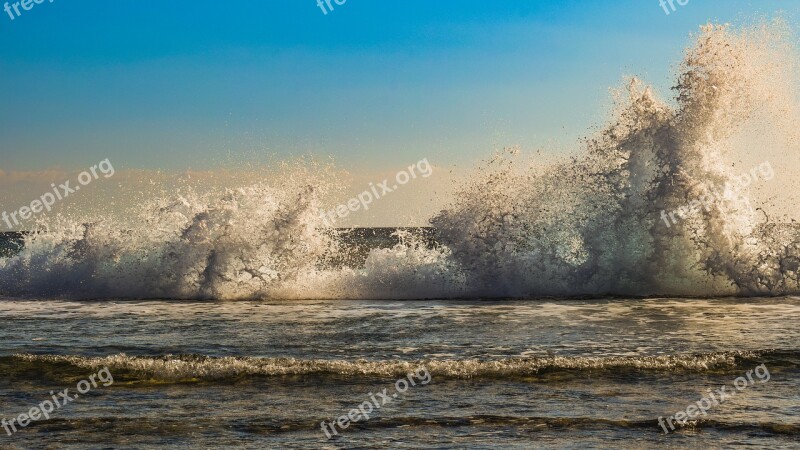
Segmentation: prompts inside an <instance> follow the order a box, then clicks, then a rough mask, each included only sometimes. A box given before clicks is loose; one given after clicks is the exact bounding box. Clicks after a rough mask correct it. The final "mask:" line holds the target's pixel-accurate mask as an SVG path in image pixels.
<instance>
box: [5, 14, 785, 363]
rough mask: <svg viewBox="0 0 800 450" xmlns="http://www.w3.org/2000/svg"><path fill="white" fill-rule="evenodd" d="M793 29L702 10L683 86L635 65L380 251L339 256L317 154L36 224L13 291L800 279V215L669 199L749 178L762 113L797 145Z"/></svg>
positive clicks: (274, 292)
mask: <svg viewBox="0 0 800 450" xmlns="http://www.w3.org/2000/svg"><path fill="white" fill-rule="evenodd" d="M791 42H792V35H791V32H790V30H789V29H788V27H787V26H786V25H785V24H783V23H782V22H781V21H775V22H772V23H762V24H759V25H756V26H751V27H748V28H743V29H740V30H735V29H733V28H731V27H729V26H722V25H706V26H704V27H702V28H701V31H700V33H699V34H698V35H697V36H695V38H694V44H693V46H691V47H690V48H688V49H687V50H686V54H685V56H684V59H683V61H682V63H681V65H680V68H679V70H678V72H679V73H678V75H677V81H676V84H675V87H674V90H675V92H676V95H675V98H674V101H672V102H667V101H663V100H660V99H659V98H658V96H657V95H656V93H655V91H654V89H653V88H651V87H648V86H647V85H645V84H644V83H643V82H642V81H640V80H638V79H632V80H630V82H629V83H628V84H627V86H626V87H625V88H624V89H622V90H621V91H620V92H619V95H618V96H617V102H616V106H615V108H614V110H613V114H612V119H611V121H610V123H609V124H608V125H607V126H605V127H603V128H602V130H601V131H600V132H599V133H597V134H596V135H595V136H593V137H590V138H587V139H586V142H585V148H584V151H583V152H582V153H580V154H579V155H578V156H575V157H573V158H571V159H570V160H568V161H564V162H557V163H554V164H551V165H549V166H545V167H542V166H536V167H535V168H528V167H527V166H524V165H521V164H520V163H519V162H518V159H516V158H515V157H513V156H509V155H506V154H499V155H497V156H496V157H495V158H494V159H492V160H491V161H489V162H488V163H487V164H486V165H485V166H483V167H480V168H479V169H478V170H477V173H476V174H475V175H474V176H473V177H472V178H470V179H469V180H468V182H467V183H465V185H464V186H463V187H462V188H461V190H460V192H459V195H458V196H457V198H458V200H457V201H456V202H455V203H453V204H452V205H450V206H448V207H447V208H446V209H445V210H443V211H442V212H440V213H439V214H437V215H435V217H432V218H431V225H432V226H433V227H434V229H435V234H436V242H437V244H436V245H429V244H428V243H427V242H425V240H424V239H423V238H421V237H420V236H417V235H415V234H414V233H412V232H410V231H407V230H406V231H399V232H398V233H399V235H398V240H399V243H398V244H397V245H395V246H394V247H392V248H385V249H373V250H372V251H371V252H370V253H369V255H368V256H367V257H366V261H365V262H364V264H363V265H361V266H359V267H348V266H342V265H341V264H334V263H333V261H337V260H346V259H347V258H346V255H345V256H343V255H342V253H346V252H347V251H348V248H347V246H344V245H343V243H342V242H343V241H342V236H341V234H340V232H339V231H337V230H333V229H330V228H326V227H325V224H324V223H323V220H322V219H321V218H320V216H319V209H320V206H322V205H321V200H320V199H321V196H322V193H324V192H325V189H326V188H325V185H324V184H323V183H322V182H321V181H320V179H321V177H319V176H315V174H314V173H311V172H313V171H311V172H310V171H309V170H308V169H307V168H306V169H304V168H295V169H294V170H292V171H289V172H288V175H286V176H284V177H283V178H281V179H280V180H272V181H263V182H259V183H256V184H254V185H251V186H249V187H246V188H240V189H228V190H216V191H211V192H208V193H205V194H198V193H195V192H193V191H191V190H187V191H186V192H181V193H180V194H176V195H172V196H164V197H163V198H155V199H150V200H148V201H144V202H142V205H141V206H140V207H139V208H138V210H137V211H136V213H135V216H136V220H134V221H132V223H134V225H133V226H132V227H128V226H126V225H123V224H122V223H121V222H118V221H115V220H113V219H104V220H99V221H93V222H91V223H81V222H80V221H77V222H76V221H68V220H61V221H60V222H59V223H57V224H54V225H53V226H51V227H49V229H47V230H45V231H40V232H37V233H34V234H31V235H28V236H26V237H25V247H24V249H23V250H22V251H21V252H20V253H18V254H16V255H15V256H12V257H10V258H0V295H6V296H13V297H35V298H42V297H47V298H82V299H87V298H109V297H115V298H175V299H252V298H281V299H297V298H349V299H359V298H392V299H425V298H453V297H536V296H566V297H569V296H579V295H598V296H599V295H636V296H647V295H676V296H677V295H693V296H723V295H743V296H747V295H785V294H796V293H798V292H800V279H799V278H798V268H800V248H799V247H798V242H800V240H798V237H800V236H799V235H800V232H799V229H798V228H796V227H794V226H793V225H786V224H785V223H781V222H776V221H775V220H777V219H770V218H769V216H768V215H767V214H766V213H765V212H764V209H763V208H762V209H747V208H737V207H735V206H733V205H732V204H730V203H729V202H715V203H713V204H711V205H710V206H709V207H708V208H706V209H700V211H699V212H698V213H697V214H694V215H692V216H690V217H685V218H684V220H683V221H682V223H681V224H680V225H679V226H678V225H677V224H673V225H672V226H667V225H665V224H664V223H663V222H662V216H661V211H676V210H680V208H681V207H682V206H684V205H686V204H687V203H690V202H691V201H693V200H695V199H700V198H704V197H705V196H708V195H711V193H712V192H713V191H714V190H715V189H717V187H718V186H727V185H729V184H730V183H733V182H734V181H735V177H736V175H737V174H738V171H736V170H733V169H731V167H730V166H731V162H730V161H731V155H730V154H729V153H730V152H729V149H730V148H731V147H732V146H734V144H735V143H736V140H737V139H740V137H741V132H742V130H744V129H747V128H748V127H752V126H753V124H760V125H761V126H763V127H766V128H765V129H762V130H761V131H760V132H761V133H764V134H769V135H771V136H777V137H778V138H780V139H781V140H783V141H784V142H785V143H786V145H788V146H789V148H790V149H791V150H792V151H796V149H797V145H796V144H797V139H796V137H797V135H796V129H795V126H794V124H795V123H796V122H795V119H796V115H795V110H794V98H795V92H794V86H795V78H794V77H795V66H794V62H793V61H794V52H795V50H794V48H793V46H792V45H791ZM512 153H513V152H512ZM741 194H742V195H743V196H746V195H747V191H746V190H745V191H743V192H742V193H741ZM139 363H141V364H145V363H144V362H141V361H139ZM148 364H151V365H153V367H155V365H157V362H156V361H151V362H150V363H148ZM242 364H244V363H242ZM248 364H250V363H248ZM259 367H260V366H259ZM154 370H155V369H154ZM258 370H261V369H258ZM298 370H299V369H298ZM464 370H467V369H466V368H465V369H464ZM476 370H478V369H476ZM509 370H512V371H513V370H523V371H524V370H525V369H509Z"/></svg>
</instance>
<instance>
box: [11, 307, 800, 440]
mask: <svg viewBox="0 0 800 450" xmlns="http://www.w3.org/2000/svg"><path fill="white" fill-rule="evenodd" d="M0 306H2V307H1V308H0V342H1V343H2V344H0V373H2V377H1V378H0V391H2V396H0V412H1V413H2V415H3V416H4V417H7V418H10V417H13V416H15V415H18V414H20V413H22V412H26V411H28V410H29V409H30V408H31V407H32V406H35V405H36V404H38V403H40V402H41V401H42V400H45V399H47V398H49V392H50V391H51V390H54V391H61V390H63V389H64V388H66V387H71V386H74V385H75V383H76V382H77V381H79V380H81V379H83V378H86V377H87V376H88V375H90V374H92V373H95V372H96V371H97V369H98V368H101V367H103V366H107V367H109V369H110V371H111V373H112V374H113V375H114V378H115V383H114V384H113V385H111V386H109V387H100V388H98V389H95V390H93V391H91V392H90V393H88V394H87V395H86V396H85V398H81V399H79V400H77V401H75V402H73V403H71V404H69V405H67V406H66V407H65V408H64V409H62V410H60V411H58V413H57V414H56V415H55V416H54V417H52V418H51V419H50V420H49V421H45V422H38V423H35V424H33V425H31V426H29V427H28V428H27V429H25V430H23V431H21V432H20V433H18V434H16V435H14V436H13V437H7V436H3V437H2V440H0V445H2V446H4V447H5V446H8V447H9V448H51V447H53V446H57V447H59V448H70V447H72V448H86V447H93V448H94V447H98V448H100V447H134V448H147V447H153V446H166V447H172V448H184V447H186V446H192V447H194V448H202V447H209V446H236V447H249V448H320V447H326V446H327V447H329V448H345V447H346V448H353V447H362V448H383V447H386V446H388V445H392V446H399V447H406V448H430V447H432V446H441V447H469V448H497V447H504V448H532V447H544V448H546V447H552V448H561V447H569V446H572V447H576V446H579V447H582V448H583V447H609V446H613V447H617V448H642V446H647V447H664V448H672V447H674V448H683V447H686V446H690V445H691V446H707V447H712V448H713V447H723V446H727V447H730V446H738V445H741V446H744V445H756V446H763V447H771V448H778V447H785V448H789V447H797V444H796V442H797V440H798V436H800V389H798V388H800V378H799V377H798V375H800V325H799V324H800V321H798V319H800V299H798V298H795V297H784V298H769V299H747V300H742V299H716V300H699V299H685V300H684V299H649V300H641V299H636V300H624V299H615V300H591V301H589V300H580V301H579V300H573V301H563V300H559V301H549V300H530V301H486V302H484V301H427V302H422V301H410V302H399V301H398V302H387V301H364V300H362V301H292V302H285V301H272V302H263V301H258V302H219V303H216V302H175V301H136V302H133V301H98V302H71V301H43V300H41V301H37V300H26V301H19V300H4V301H2V302H1V303H0ZM760 364H765V365H766V367H767V368H768V369H769V371H770V378H769V381H766V382H764V383H761V382H758V380H757V382H756V383H755V384H753V385H752V386H750V387H748V388H746V389H745V390H744V391H742V392H741V393H738V394H737V395H736V396H735V397H734V398H732V399H729V400H728V401H726V402H724V403H723V404H721V405H719V406H717V407H715V408H713V409H712V410H711V411H709V414H708V416H706V417H703V418H702V420H700V421H698V422H696V423H693V425H692V426H691V427H688V428H684V429H682V430H681V431H679V432H677V433H673V434H670V435H664V434H663V433H662V432H661V431H662V430H661V428H659V426H658V423H657V419H658V417H659V416H665V417H666V416H670V415H672V414H675V413H676V412H678V411H681V410H685V409H686V407H687V406H689V405H690V404H693V403H695V402H696V401H698V400H700V399H701V398H702V397H703V396H704V395H705V392H706V391H707V390H708V389H709V388H714V389H716V388H719V387H720V386H722V385H731V386H732V385H733V382H734V379H735V378H737V377H739V376H742V375H744V374H745V372H746V371H748V370H751V369H754V368H755V367H756V366H758V365H760ZM418 366H424V367H426V368H427V370H428V371H429V373H430V375H431V382H430V383H429V384H427V385H421V384H420V385H417V386H416V387H411V388H409V390H408V391H407V392H406V393H405V394H403V395H402V396H400V398H399V399H396V400H394V401H393V402H392V403H391V404H387V405H384V406H383V407H382V408H381V409H380V411H379V412H378V413H376V414H375V415H374V416H373V417H371V419H370V420H369V421H362V422H359V423H357V424H356V425H354V426H351V427H350V428H349V429H347V430H346V431H344V432H343V433H342V434H340V435H339V436H338V437H336V438H334V439H333V440H330V441H328V440H327V439H326V436H325V434H324V433H323V432H322V431H321V429H320V425H319V424H320V422H321V421H322V420H331V419H334V418H335V417H338V416H341V415H342V414H346V413H347V412H348V411H350V410H351V409H353V408H355V407H357V406H358V405H359V404H360V403H362V402H363V401H365V400H367V399H368V395H369V394H370V393H374V392H380V391H381V390H382V389H383V388H390V391H389V392H392V389H393V388H392V386H393V384H394V382H395V381H396V380H397V379H399V378H401V377H403V376H404V374H406V373H408V371H410V370H412V369H414V368H416V367H418Z"/></svg>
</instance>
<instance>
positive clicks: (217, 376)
mask: <svg viewBox="0 0 800 450" xmlns="http://www.w3.org/2000/svg"><path fill="white" fill-rule="evenodd" d="M759 364H767V365H768V366H769V367H770V368H773V367H784V368H786V367H790V368H797V367H800V351H787V350H765V351H754V352H739V351H737V352H717V353H704V354H687V355H659V356H607V357H591V356H546V357H533V358H505V359H489V360H481V359H463V360H447V359H424V360H413V361H401V360H389V361H371V360H326V359H311V360H301V359H295V358H255V357H211V356H203V355H161V356H128V355H125V354H117V355H112V356H105V357H84V356H74V355H73V356H69V355H32V354H19V355H14V356H10V357H0V368H2V369H3V372H8V373H26V374H27V373H31V372H35V373H50V374H52V373H61V374H62V375H63V376H80V375H82V374H83V373H84V372H86V371H96V370H99V369H101V368H103V367H108V368H109V370H110V371H111V372H112V373H113V374H114V377H115V379H118V380H119V379H124V380H127V381H132V382H133V381H139V382H195V381H208V382H211V381H230V380H237V379H243V378H248V377H287V376H288V377H294V376H310V377H319V378H337V379H354V378H363V377H372V378H386V379H395V378H400V377H404V376H406V375H407V374H408V373H410V372H412V371H415V370H417V369H420V368H422V367H424V368H425V370H427V371H428V373H430V374H431V377H433V378H434V379H437V380H441V379H515V378H543V379H547V378H548V377H555V378H559V377H560V376H563V375H566V374H583V375H586V374H589V373H592V374H600V375H602V374H610V373H647V372H653V373H681V372H694V373H722V372H724V373H728V372H732V373H735V372H736V371H740V370H742V369H752V368H753V367H755V366H756V365H759Z"/></svg>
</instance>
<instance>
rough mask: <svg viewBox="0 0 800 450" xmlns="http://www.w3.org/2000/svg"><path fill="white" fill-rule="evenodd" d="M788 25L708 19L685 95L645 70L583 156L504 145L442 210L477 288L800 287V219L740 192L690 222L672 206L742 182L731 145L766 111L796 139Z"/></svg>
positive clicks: (656, 290) (742, 291)
mask: <svg viewBox="0 0 800 450" xmlns="http://www.w3.org/2000/svg"><path fill="white" fill-rule="evenodd" d="M789 39H790V33H789V32H788V29H787V27H785V26H784V25H783V24H782V23H781V22H779V21H778V22H775V23H771V24H762V25H759V26H755V27H752V28H749V29H746V30H744V31H741V32H739V33H734V32H732V31H731V29H730V27H728V26H717V25H707V26H704V27H702V28H701V33H700V34H699V35H698V36H697V38H696V43H695V45H694V46H693V47H692V48H690V49H688V50H687V51H686V56H685V58H684V60H683V62H682V64H681V67H680V74H679V76H678V82H677V85H676V87H675V88H674V89H675V91H676V92H677V96H676V99H675V100H676V101H675V104H674V105H669V104H667V103H665V102H663V101H660V100H659V99H658V98H657V97H656V95H655V94H654V93H653V90H652V89H651V88H649V87H646V86H644V85H643V83H642V82H641V81H639V80H637V79H632V80H631V81H630V84H629V85H628V86H627V89H626V91H625V92H624V93H623V94H626V95H619V96H618V98H617V102H616V106H615V109H614V112H613V117H614V120H613V121H612V123H611V125H609V126H607V127H606V128H605V129H603V130H602V132H601V133H600V134H599V136H597V137H594V138H592V139H588V140H587V142H586V147H587V149H586V152H585V153H584V155H583V156H581V157H576V158H573V159H572V160H571V161H569V162H565V163H561V164H557V165H554V166H550V167H545V168H538V169H531V170H527V171H525V170H523V171H520V170H516V169H515V165H514V162H513V160H512V159H509V158H508V157H506V156H504V155H498V156H496V157H495V159H493V160H492V161H490V163H489V164H488V165H487V166H486V168H485V169H484V173H483V174H482V175H479V176H478V177H477V179H474V180H472V182H471V183H470V184H469V185H468V186H467V187H466V188H464V189H463V192H461V195H460V196H459V198H460V200H459V201H458V202H457V203H456V204H455V205H453V206H452V207H451V208H449V209H448V210H445V211H443V212H442V213H441V214H440V215H438V216H437V217H435V218H434V219H433V220H432V223H433V224H434V226H436V228H437V229H438V230H439V231H440V234H441V240H442V241H443V242H444V243H446V244H447V245H448V246H449V247H450V249H451V250H452V252H453V257H454V258H456V259H457V260H458V261H459V262H460V263H461V264H462V266H463V267H464V268H465V270H467V271H468V272H469V274H470V275H469V277H468V278H470V280H471V281H472V283H473V287H474V289H475V290H476V292H477V293H478V294H482V295H489V296H498V295H499V296H515V297H516V296H521V297H527V296H536V295H581V294H586V295H602V294H619V295H703V296H715V295H732V294H733V295H754V294H783V293H792V292H797V291H798V278H797V276H798V274H797V269H798V255H800V252H799V251H798V245H797V242H798V237H800V236H798V235H797V233H796V231H794V229H791V230H787V229H785V228H781V227H779V226H778V225H777V224H770V223H767V224H760V223H759V220H760V219H761V218H762V217H763V216H762V215H757V214H756V213H755V212H754V211H752V210H751V209H749V208H742V207H741V206H740V205H736V204H735V203H733V202H714V203H713V204H711V205H710V208H709V209H708V210H705V209H701V212H700V213H699V214H695V215H692V216H689V217H686V218H685V220H684V221H683V222H682V223H681V224H680V225H679V226H667V225H665V223H664V222H662V218H661V217H660V214H661V211H676V210H678V209H679V208H680V207H682V206H684V205H687V204H690V203H691V202H692V201H693V200H697V199H701V198H704V197H705V196H706V195H709V194H711V193H712V192H713V191H714V190H716V189H719V186H726V185H728V183H733V181H734V180H733V177H734V175H736V173H735V172H733V171H731V170H730V169H729V168H728V166H730V164H728V163H726V157H729V156H730V155H728V153H729V152H728V150H729V148H730V147H731V146H732V144H733V141H734V140H735V139H737V136H738V134H737V133H739V132H740V130H741V129H742V128H743V127H745V126H746V125H747V124H748V123H749V122H751V121H752V120H754V118H755V117H756V116H758V117H769V118H770V120H768V122H769V127H770V129H769V132H771V133H782V134H784V135H785V136H786V139H787V140H788V141H790V144H791V145H792V148H793V149H795V150H796V149H797V145H796V144H797V141H796V139H795V138H796V136H795V135H794V134H793V132H792V131H791V128H790V127H791V122H792V120H791V119H793V118H794V117H795V116H793V115H792V112H793V109H792V106H793V103H792V102H793V99H794V92H793V89H792V88H793V87H794V85H793V82H794V79H793V76H794V66H793V64H792V63H791V58H792V57H793V50H792V48H791V47H790V46H789V45H788V44H787V42H789ZM739 194H741V196H742V198H745V196H746V192H741V193H739Z"/></svg>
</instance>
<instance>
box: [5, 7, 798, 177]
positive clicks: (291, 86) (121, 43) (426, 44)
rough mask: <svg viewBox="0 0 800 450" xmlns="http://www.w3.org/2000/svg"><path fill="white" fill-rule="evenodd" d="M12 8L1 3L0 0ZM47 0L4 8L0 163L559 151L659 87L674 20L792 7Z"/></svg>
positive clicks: (664, 82)
mask: <svg viewBox="0 0 800 450" xmlns="http://www.w3.org/2000/svg"><path fill="white" fill-rule="evenodd" d="M12 3H13V2H12ZM334 6H335V9H334V10H333V11H331V12H329V13H328V14H327V15H326V14H323V12H322V11H321V10H320V8H319V7H318V6H317V4H316V2H315V1H314V0H293V1H272V0H269V1H264V0H258V1H256V0H243V1H239V2H230V3H221V2H216V1H215V2H211V1H207V0H199V1H193V2H185V1H184V2H181V1H178V2H141V1H134V0H115V1H113V2H108V1H99V0H88V1H81V2H78V1H71V0H55V1H53V2H52V3H50V2H48V1H45V2H44V3H43V4H40V5H35V6H34V7H33V8H32V9H31V10H30V11H22V12H23V13H22V15H21V16H20V17H17V18H16V19H15V20H13V21H12V20H10V18H9V15H8V14H7V13H5V12H2V11H0V13H2V14H0V43H1V44H2V45H0V80H2V83H0V96H1V97H2V99H3V108H2V110H0V158H1V159H0V170H3V171H4V172H5V173H10V172H13V171H41V170H45V169H51V168H68V169H76V168H83V167H86V166H88V165H90V164H93V163H96V162H97V161H100V160H102V159H105V158H110V159H111V160H112V161H114V164H115V165H116V166H117V167H118V168H136V169H145V170H148V169H164V170H185V169H188V168H192V169H196V170H207V169H213V168H214V167H215V166H216V165H217V164H219V163H220V162H222V161H225V160H226V159H227V158H229V155H230V154H232V155H235V156H236V157H239V156H241V155H244V156H243V158H245V159H246V158H248V157H250V156H253V155H255V156H256V157H257V156H258V155H265V154H273V155H276V156H277V157H279V158H289V157H292V156H295V155H301V154H309V153H310V154H314V155H319V156H333V157H334V158H335V161H337V163H338V164H340V165H341V166H343V167H346V168H354V169H357V170H358V169H375V170H386V169H390V168H392V167H404V165H406V164H408V163H409V162H413V161H417V160H419V159H421V158H425V157H428V158H430V159H431V162H432V163H433V164H437V165H443V164H445V163H446V164H461V163H464V164H467V165H468V164H470V163H471V162H472V161H475V160H478V159H481V158H484V157H486V156H487V155H488V154H489V153H490V152H491V151H492V149H493V148H498V147H503V146H511V145H520V146H522V147H523V148H537V147H541V146H545V147H548V148H553V149H556V150H558V149H561V148H568V147H570V146H572V145H573V144H574V143H575V141H576V139H577V138H579V137H581V136H584V135H586V134H587V130H588V129H589V128H590V127H592V126H597V125H599V124H601V123H602V119H603V117H604V112H605V110H606V108H607V106H608V102H609V95H608V88H609V87H613V86H617V85H619V84H620V83H621V80H622V77H623V76H625V75H634V74H635V75H639V76H641V77H643V78H644V79H645V80H647V81H649V82H651V83H653V84H655V85H656V86H657V87H659V88H660V89H661V90H662V93H664V89H666V88H668V87H669V85H670V83H671V78H670V68H671V67H672V66H673V65H674V64H675V63H676V62H677V61H679V59H680V55H681V51H682V49H683V48H684V47H685V46H686V45H687V44H688V42H689V40H688V34H689V33H690V32H692V31H695V30H696V29H697V27H698V26H699V25H700V24H703V23H706V22H707V21H709V20H712V21H719V22H728V21H732V22H734V23H735V22H737V21H741V19H743V18H744V19H749V18H752V17H754V16H758V15H761V14H765V15H772V14H774V13H775V12H777V11H779V10H784V11H785V12H786V14H787V15H788V16H789V17H793V15H794V13H796V12H797V10H798V9H800V4H797V3H795V4H789V2H782V1H757V2H756V1H726V2H721V1H701V0H690V1H689V3H688V4H687V5H686V6H677V5H676V7H677V10H676V11H674V12H672V13H671V14H669V15H667V14H665V12H664V10H663V9H662V7H661V6H659V3H658V1H657V0H646V1H643V0H636V1H634V0H622V1H591V0H586V1H563V0H560V1H533V0H524V1H523V0H506V1H502V2H488V1H474V0H460V1H454V0H441V1H436V2H431V1H421V0H409V1H395V2H390V1H365V0H348V1H347V2H346V3H345V4H343V5H335V4H334Z"/></svg>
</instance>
